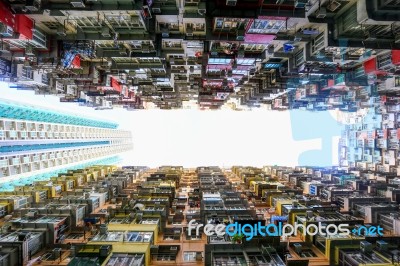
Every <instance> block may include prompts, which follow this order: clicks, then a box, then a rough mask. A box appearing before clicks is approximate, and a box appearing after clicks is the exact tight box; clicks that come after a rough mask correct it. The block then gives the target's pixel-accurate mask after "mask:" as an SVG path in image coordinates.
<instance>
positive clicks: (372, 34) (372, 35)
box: [365, 32, 376, 41]
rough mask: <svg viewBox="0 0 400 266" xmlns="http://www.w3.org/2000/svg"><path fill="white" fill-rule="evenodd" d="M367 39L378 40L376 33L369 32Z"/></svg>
mask: <svg viewBox="0 0 400 266" xmlns="http://www.w3.org/2000/svg"><path fill="white" fill-rule="evenodd" d="M365 40H366V41H376V34H375V33H370V32H368V33H367V36H366V37H365Z"/></svg>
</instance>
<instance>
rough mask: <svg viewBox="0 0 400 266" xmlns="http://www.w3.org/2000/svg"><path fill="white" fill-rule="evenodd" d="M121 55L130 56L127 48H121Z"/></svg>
mask: <svg viewBox="0 0 400 266" xmlns="http://www.w3.org/2000/svg"><path fill="white" fill-rule="evenodd" d="M119 54H120V55H122V56H128V50H127V49H126V48H125V47H121V48H119Z"/></svg>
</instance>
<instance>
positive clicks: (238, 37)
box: [236, 29, 244, 41]
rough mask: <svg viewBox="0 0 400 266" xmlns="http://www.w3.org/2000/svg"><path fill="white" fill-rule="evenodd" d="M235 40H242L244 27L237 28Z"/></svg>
mask: <svg viewBox="0 0 400 266" xmlns="http://www.w3.org/2000/svg"><path fill="white" fill-rule="evenodd" d="M236 40H237V41H244V29H238V30H237V33H236Z"/></svg>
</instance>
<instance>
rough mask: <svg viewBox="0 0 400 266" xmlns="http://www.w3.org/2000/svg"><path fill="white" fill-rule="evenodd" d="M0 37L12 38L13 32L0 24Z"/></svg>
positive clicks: (8, 27)
mask: <svg viewBox="0 0 400 266" xmlns="http://www.w3.org/2000/svg"><path fill="white" fill-rule="evenodd" d="M0 35H1V36H2V37H12V36H13V35H14V31H13V29H12V28H11V27H10V26H7V25H6V24H3V23H0Z"/></svg>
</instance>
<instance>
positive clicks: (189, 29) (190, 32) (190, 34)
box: [186, 28, 193, 36]
mask: <svg viewBox="0 0 400 266" xmlns="http://www.w3.org/2000/svg"><path fill="white" fill-rule="evenodd" d="M186 36H193V29H192V28H187V29H186Z"/></svg>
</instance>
